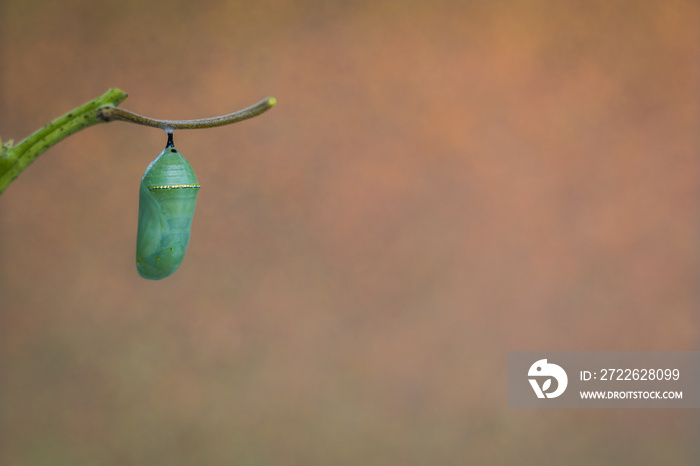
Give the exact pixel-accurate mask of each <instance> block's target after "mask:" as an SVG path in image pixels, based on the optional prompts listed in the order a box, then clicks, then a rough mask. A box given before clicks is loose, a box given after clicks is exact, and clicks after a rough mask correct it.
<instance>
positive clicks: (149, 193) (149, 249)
mask: <svg viewBox="0 0 700 466" xmlns="http://www.w3.org/2000/svg"><path fill="white" fill-rule="evenodd" d="M198 192H199V183H198V182H197V176H196V175H195V174H194V170H192V167H191V166H190V164H189V162H188V161H187V160H185V158H184V157H183V156H182V155H181V154H180V152H178V150H177V149H175V145H174V144H173V134H172V132H168V143H167V145H166V146H165V149H163V152H161V153H160V155H159V156H158V157H156V159H155V160H154V161H153V162H151V164H150V165H149V166H148V168H146V172H145V173H144V174H143V178H142V179H141V190H140V193H139V224H138V232H137V234H136V268H137V269H138V271H139V274H140V275H141V276H142V277H143V278H148V279H151V280H160V279H161V278H165V277H167V276H169V275H171V274H172V273H173V272H175V271H176V270H177V268H178V267H180V264H181V263H182V259H183V258H184V257H185V251H187V245H188V244H189V242H190V228H191V226H192V217H193V216H194V208H195V204H196V203H197V193H198Z"/></svg>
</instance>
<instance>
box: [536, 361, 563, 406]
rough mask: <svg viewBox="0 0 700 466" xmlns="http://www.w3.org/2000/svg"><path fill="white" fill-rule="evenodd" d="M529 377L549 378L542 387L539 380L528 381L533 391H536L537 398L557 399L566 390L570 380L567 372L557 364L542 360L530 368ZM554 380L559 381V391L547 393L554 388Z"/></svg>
mask: <svg viewBox="0 0 700 466" xmlns="http://www.w3.org/2000/svg"><path fill="white" fill-rule="evenodd" d="M527 375H528V376H529V377H547V379H546V380H545V381H544V383H543V384H542V386H541V387H540V385H539V383H538V382H537V379H528V380H529V381H530V385H532V389H533V390H534V391H535V394H536V395H537V398H544V397H547V398H556V397H558V396H559V395H561V394H562V393H564V390H566V385H567V384H568V383H569V378H568V377H567V376H566V372H565V371H564V369H562V368H561V367H559V366H557V365H556V364H549V363H547V360H546V359H540V360H539V361H537V362H536V363H535V364H533V365H532V366H530V370H529V371H528V373H527ZM552 378H554V379H556V381H557V389H556V390H554V391H553V392H547V390H549V389H550V388H551V386H552Z"/></svg>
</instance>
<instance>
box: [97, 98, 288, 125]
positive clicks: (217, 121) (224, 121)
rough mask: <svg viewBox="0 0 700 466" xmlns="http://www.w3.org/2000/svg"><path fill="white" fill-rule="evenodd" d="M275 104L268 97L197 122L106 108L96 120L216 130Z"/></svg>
mask: <svg viewBox="0 0 700 466" xmlns="http://www.w3.org/2000/svg"><path fill="white" fill-rule="evenodd" d="M276 104H277V99H275V98H274V97H268V98H267V99H264V100H261V101H260V102H258V103H257V104H255V105H251V106H250V107H248V108H244V109H243V110H238V111H237V112H233V113H229V114H228V115H222V116H217V117H212V118H202V119H199V120H157V119H155V118H149V117H145V116H142V115H138V114H136V113H134V112H131V111H129V110H125V109H123V108H118V107H111V106H108V107H104V108H101V109H99V112H98V115H97V118H99V119H100V120H102V121H105V122H107V121H117V120H118V121H126V122H128V123H135V124H138V125H144V126H151V127H154V128H161V129H164V130H166V131H172V130H175V129H203V128H216V127H217V126H225V125H230V124H232V123H237V122H239V121H242V120H247V119H248V118H253V117H255V116H258V115H260V114H261V113H264V112H266V111H268V110H269V109H271V108H272V107H274V106H275V105H276Z"/></svg>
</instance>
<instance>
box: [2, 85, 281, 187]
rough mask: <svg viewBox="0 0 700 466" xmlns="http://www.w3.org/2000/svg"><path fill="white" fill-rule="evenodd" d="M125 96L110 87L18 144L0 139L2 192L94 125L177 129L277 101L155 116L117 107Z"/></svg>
mask: <svg viewBox="0 0 700 466" xmlns="http://www.w3.org/2000/svg"><path fill="white" fill-rule="evenodd" d="M126 98H127V94H126V93H125V92H124V91H122V90H120V89H110V90H108V91H107V92H106V93H105V94H104V95H102V96H100V97H98V98H96V99H94V100H91V101H90V102H88V103H86V104H83V105H81V106H80V107H78V108H76V109H75V110H73V111H71V112H69V113H67V114H65V115H63V116H62V117H60V118H57V119H56V120H54V121H52V122H51V123H49V124H48V125H46V126H44V127H43V128H41V129H40V130H38V131H36V132H34V133H33V134H32V135H30V136H29V137H27V138H26V139H24V140H22V141H21V142H19V144H17V145H16V146H12V141H10V143H7V144H4V145H3V144H2V141H0V194H2V193H3V192H4V191H5V189H7V187H8V186H9V185H10V183H12V182H13V181H14V180H15V179H16V178H17V177H18V176H19V174H20V173H22V171H24V170H25V169H26V168H27V167H28V166H29V165H30V164H31V163H32V162H33V161H34V160H36V159H37V157H39V156H40V155H41V154H43V153H44V152H46V150H47V149H49V148H50V147H51V146H53V145H54V144H56V143H58V142H60V141H62V140H63V139H65V138H67V137H68V136H70V135H71V134H74V133H76V132H78V131H80V130H81V129H85V128H87V127H90V126H92V125H96V124H99V123H106V122H110V121H126V122H128V123H135V124H139V125H145V126H151V127H156V128H161V129H164V130H165V131H168V132H172V130H175V129H199V128H214V127H216V126H224V125H230V124H231V123H236V122H239V121H242V120H246V119H248V118H252V117H254V116H257V115H260V114H261V113H263V112H265V111H267V110H269V109H270V108H272V107H273V106H275V104H276V103H277V101H276V100H275V98H274V97H269V98H267V99H265V100H262V101H260V102H258V103H257V104H255V105H253V106H251V107H248V108H245V109H243V110H239V111H237V112H234V113H230V114H228V115H223V116H220V117H214V118H204V119H201V120H156V119H153V118H149V117H144V116H141V115H137V114H135V113H133V112H130V111H128V110H124V109H121V108H117V107H116V106H117V105H119V104H120V103H121V102H122V101H123V100H124V99H126Z"/></svg>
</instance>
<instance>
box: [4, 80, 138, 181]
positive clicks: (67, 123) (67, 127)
mask: <svg viewBox="0 0 700 466" xmlns="http://www.w3.org/2000/svg"><path fill="white" fill-rule="evenodd" d="M126 97H127V94H126V92H124V91H122V90H120V89H110V90H108V91H107V92H105V93H104V94H103V95H101V96H100V97H98V98H96V99H94V100H91V101H90V102H88V103H86V104H83V105H81V106H80V107H78V108H76V109H75V110H73V111H71V112H68V113H66V114H65V115H63V116H62V117H60V118H57V119H55V120H54V121H52V122H51V123H49V124H48V125H46V126H44V127H43V128H41V129H40V130H38V131H36V132H34V133H33V134H32V135H30V136H28V137H27V138H26V139H24V140H23V141H21V142H20V143H18V144H17V145H16V146H14V147H11V146H10V145H9V144H8V145H7V146H3V147H2V149H0V194H2V193H3V191H5V189H7V187H8V186H9V184H10V183H12V182H13V181H14V180H15V179H16V178H17V177H18V176H19V174H20V173H22V171H24V169H25V168H27V167H28V166H29V165H30V164H31V163H32V162H33V161H34V160H36V159H37V157H39V156H40V155H41V154H43V153H44V152H46V150H47V149H48V148H49V147H51V146H53V145H54V144H56V143H58V142H60V141H62V140H64V139H65V138H67V137H68V136H70V135H71V134H74V133H76V132H78V131H80V130H81V129H85V128H87V127H89V126H92V125H96V124H98V123H102V120H100V119H99V118H98V110H99V109H100V108H104V107H111V106H114V105H119V104H120V103H121V102H122V101H123V100H124V99H126Z"/></svg>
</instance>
